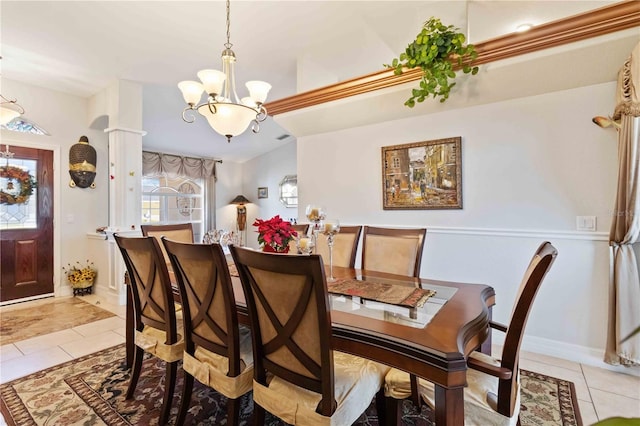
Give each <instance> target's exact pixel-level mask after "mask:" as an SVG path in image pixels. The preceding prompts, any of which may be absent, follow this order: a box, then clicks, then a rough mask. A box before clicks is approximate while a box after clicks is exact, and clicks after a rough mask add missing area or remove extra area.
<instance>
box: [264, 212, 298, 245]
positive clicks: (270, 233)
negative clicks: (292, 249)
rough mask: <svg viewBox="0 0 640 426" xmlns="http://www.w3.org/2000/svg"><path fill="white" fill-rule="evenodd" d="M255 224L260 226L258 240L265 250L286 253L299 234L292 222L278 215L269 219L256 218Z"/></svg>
mask: <svg viewBox="0 0 640 426" xmlns="http://www.w3.org/2000/svg"><path fill="white" fill-rule="evenodd" d="M253 226H257V227H258V231H257V232H258V242H259V243H260V244H262V249H263V250H264V251H275V252H281V253H286V252H288V251H289V243H290V242H291V241H292V240H293V239H295V237H296V236H298V233H297V232H296V231H295V230H294V229H293V227H292V226H291V223H290V222H287V221H284V220H282V218H281V217H280V215H276V216H274V217H272V218H271V219H269V220H262V219H256V220H255V222H253Z"/></svg>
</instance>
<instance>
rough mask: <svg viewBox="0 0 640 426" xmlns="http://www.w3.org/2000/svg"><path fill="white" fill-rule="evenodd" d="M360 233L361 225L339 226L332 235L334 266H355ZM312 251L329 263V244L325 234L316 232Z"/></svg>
mask: <svg viewBox="0 0 640 426" xmlns="http://www.w3.org/2000/svg"><path fill="white" fill-rule="evenodd" d="M361 233H362V226H341V227H340V232H338V233H337V234H336V235H335V236H334V237H333V264H334V265H335V266H343V267H345V268H353V267H355V264H356V252H357V251H358V243H359V242H360V234H361ZM313 252H314V253H316V254H319V255H321V256H322V260H323V261H324V263H326V264H328V263H329V245H328V244H327V237H326V236H325V235H323V234H318V242H317V244H316V248H315V249H314V251H313Z"/></svg>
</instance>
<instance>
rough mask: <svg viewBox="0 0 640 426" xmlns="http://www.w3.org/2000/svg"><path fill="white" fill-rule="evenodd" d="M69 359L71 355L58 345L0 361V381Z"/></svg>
mask: <svg viewBox="0 0 640 426" xmlns="http://www.w3.org/2000/svg"><path fill="white" fill-rule="evenodd" d="M71 359H72V358H71V356H70V355H69V354H68V353H66V352H65V351H63V350H62V349H61V348H60V347H58V346H56V347H55V348H49V349H45V350H43V351H39V352H34V353H32V354H29V355H25V356H22V357H19V358H14V359H10V360H8V361H6V362H2V363H0V383H6V382H8V381H11V380H13V379H17V378H18V377H23V376H26V375H27V374H31V373H34V372H36V371H40V370H44V369H45V368H49V367H53V366H54V365H58V364H62V363H63V362H66V361H70V360H71Z"/></svg>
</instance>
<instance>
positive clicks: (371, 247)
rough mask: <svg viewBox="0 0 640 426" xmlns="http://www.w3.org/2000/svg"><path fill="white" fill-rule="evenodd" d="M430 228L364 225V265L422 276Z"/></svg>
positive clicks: (372, 268) (376, 269)
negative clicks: (421, 269)
mask: <svg viewBox="0 0 640 426" xmlns="http://www.w3.org/2000/svg"><path fill="white" fill-rule="evenodd" d="M426 233H427V230H426V229H425V228H419V229H400V228H377V227H373V226H365V227H364V232H363V236H362V269H368V270H372V271H380V272H388V273H391V274H398V275H406V276H410V277H411V276H412V277H419V276H420V265H421V263H422V250H423V249H424V240H425V235H426Z"/></svg>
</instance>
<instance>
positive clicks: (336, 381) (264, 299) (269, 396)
mask: <svg viewBox="0 0 640 426" xmlns="http://www.w3.org/2000/svg"><path fill="white" fill-rule="evenodd" d="M231 254H232V256H233V259H234V262H235V264H236V267H237V268H238V272H239V274H240V280H241V282H242V288H243V290H244V294H245V299H246V303H247V309H248V314H249V322H250V323H251V331H252V340H253V359H254V377H253V399H254V402H255V404H254V421H255V424H263V423H264V418H265V410H266V411H269V412H270V413H272V414H273V415H275V416H277V417H279V418H280V419H282V420H283V421H284V422H286V423H288V424H292V425H350V424H352V423H353V422H354V421H355V420H356V419H358V417H360V416H361V415H362V413H363V412H364V411H365V410H366V409H367V407H369V405H370V404H371V401H372V399H373V398H374V396H375V397H376V403H377V408H378V416H379V417H380V418H381V419H384V392H383V391H382V390H381V385H382V383H383V381H384V376H385V374H386V372H387V371H388V370H389V367H386V366H384V365H382V364H378V363H376V362H373V361H369V360H366V359H364V358H360V357H357V356H353V355H349V354H347V353H343V352H338V351H334V350H333V349H332V347H331V311H330V306H329V296H328V293H327V287H326V286H327V284H326V277H325V274H324V268H323V266H322V262H321V259H320V256H318V255H310V256H278V255H273V254H269V253H262V252H258V251H253V250H248V249H243V248H238V247H235V246H232V247H231Z"/></svg>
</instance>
